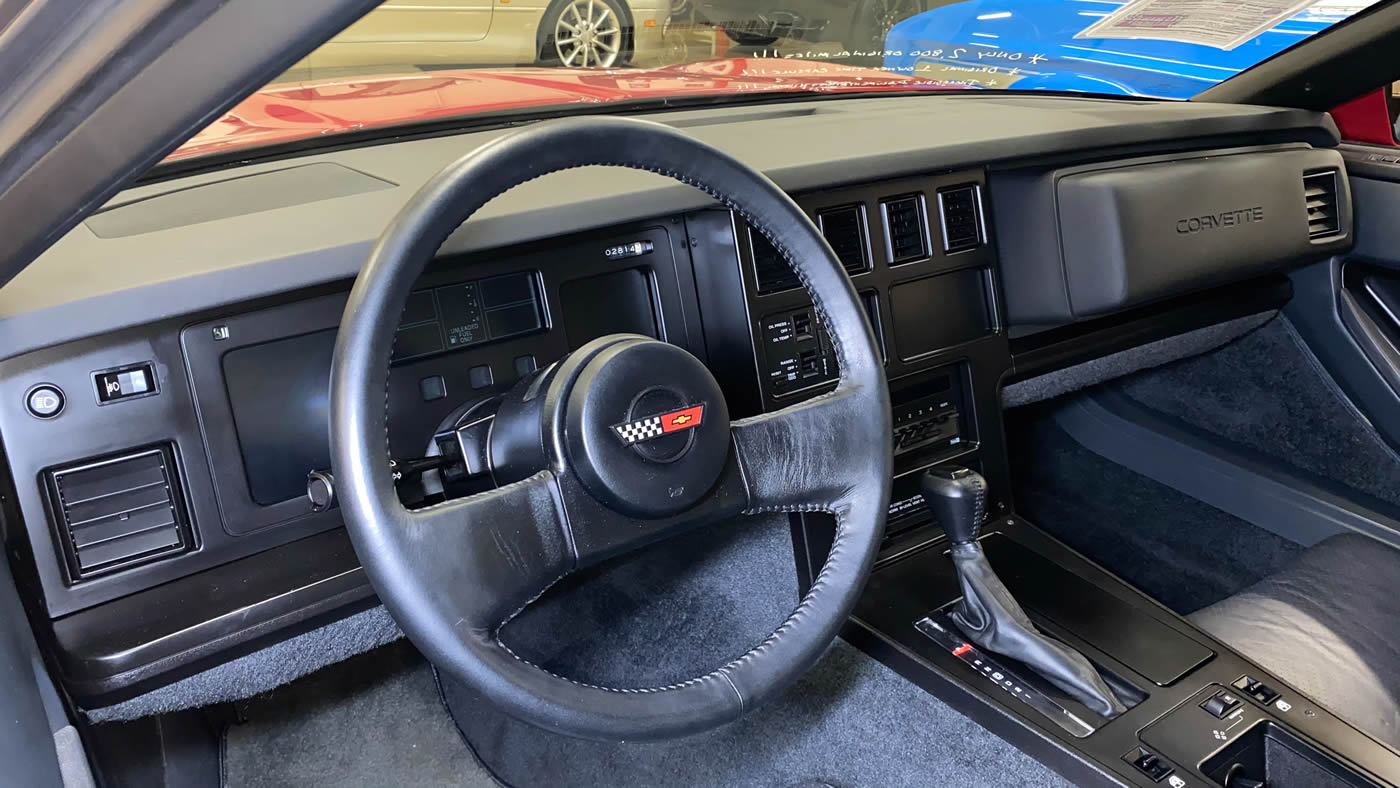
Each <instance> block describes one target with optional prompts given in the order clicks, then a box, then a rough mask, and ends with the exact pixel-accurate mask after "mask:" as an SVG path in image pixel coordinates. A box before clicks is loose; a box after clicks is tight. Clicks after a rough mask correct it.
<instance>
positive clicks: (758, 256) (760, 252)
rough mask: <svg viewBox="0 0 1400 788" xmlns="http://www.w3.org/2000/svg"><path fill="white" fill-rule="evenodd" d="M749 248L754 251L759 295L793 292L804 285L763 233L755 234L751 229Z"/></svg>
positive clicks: (754, 266)
mask: <svg viewBox="0 0 1400 788" xmlns="http://www.w3.org/2000/svg"><path fill="white" fill-rule="evenodd" d="M749 246H750V247H751V248H752V249H753V269H754V270H753V272H754V278H755V279H756V280H758V294H759V295H768V294H769V293H776V292H779V291H781V290H791V289H793V288H794V287H797V286H798V285H800V284H802V282H801V280H799V279H798V278H797V272H796V271H794V270H792V266H790V265H788V261H787V260H784V259H783V256H782V255H781V254H778V250H777V249H775V248H773V244H771V243H769V242H768V239H767V238H765V237H764V236H763V233H760V232H755V231H754V230H753V228H749Z"/></svg>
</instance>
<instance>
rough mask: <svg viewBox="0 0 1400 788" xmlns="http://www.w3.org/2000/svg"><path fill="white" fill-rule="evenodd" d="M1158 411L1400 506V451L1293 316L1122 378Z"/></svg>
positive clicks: (1127, 389) (1123, 385)
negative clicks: (1347, 394) (1362, 410)
mask: <svg viewBox="0 0 1400 788" xmlns="http://www.w3.org/2000/svg"><path fill="white" fill-rule="evenodd" d="M1113 385H1114V386H1116V387H1117V388H1118V390H1119V391H1122V392H1123V393H1125V394H1126V395H1127V396H1129V397H1131V398H1133V399H1134V400H1137V401H1138V402H1140V403H1142V404H1143V405H1146V406H1147V407H1149V408H1152V409H1153V410H1156V411H1158V412H1160V413H1164V414H1167V415H1169V416H1172V417H1175V418H1177V419H1179V420H1181V421H1184V422H1186V423H1187V424H1189V425H1193V426H1195V427H1197V428H1199V429H1202V430H1205V431H1206V432H1209V433H1213V434H1215V435H1217V436H1220V437H1222V438H1225V439H1226V440H1229V441H1233V442H1234V443H1237V444H1240V445H1243V446H1245V447H1247V448H1249V449H1252V450H1254V451H1257V452H1260V453H1263V454H1265V455H1267V456H1269V457H1272V458H1273V459H1275V460H1277V461H1279V462H1281V463H1285V464H1287V465H1291V466H1292V467H1294V468H1295V469H1297V470H1300V471H1303V472H1304V473H1307V474H1313V475H1316V476H1320V477H1322V478H1324V479H1328V480H1331V481H1332V482H1335V483H1337V484H1340V485H1342V486H1343V487H1349V488H1351V489H1353V490H1356V491H1359V492H1361V493H1362V494H1364V495H1366V496H1373V497H1374V498H1376V499H1379V500H1380V501H1383V502H1386V503H1388V504H1390V506H1389V507H1384V505H1383V508H1390V509H1391V510H1392V511H1394V510H1396V509H1397V507H1400V457H1397V455H1396V454H1395V452H1394V451H1393V450H1392V449H1391V448H1390V447H1388V446H1386V445H1385V443H1384V442H1383V441H1382V440H1381V439H1380V438H1379V437H1378V436H1377V435H1376V433H1375V432H1374V430H1372V429H1371V427H1370V425H1369V424H1367V423H1366V422H1365V421H1364V420H1363V419H1362V418H1361V417H1360V416H1359V415H1358V414H1357V413H1356V412H1355V410H1354V409H1353V408H1352V407H1351V405H1350V404H1349V403H1348V402H1347V401H1346V400H1345V399H1344V398H1343V397H1342V396H1341V394H1340V392H1339V391H1338V390H1337V388H1336V385H1335V383H1333V382H1332V380H1331V378H1329V377H1328V376H1327V375H1326V374H1325V373H1323V372H1322V370H1321V368H1320V367H1319V366H1318V363H1317V361H1316V359H1315V358H1313V356H1312V355H1311V353H1310V352H1308V351H1307V349H1306V348H1305V346H1304V345H1303V344H1302V341H1301V340H1300V339H1298V337H1297V335H1296V334H1295V333H1294V331H1293V329H1292V326H1290V325H1289V324H1288V322H1287V320H1286V319H1283V318H1279V319H1276V320H1273V321H1272V322H1270V323H1268V324H1267V325H1265V326H1264V327H1262V328H1260V329H1258V330H1256V331H1254V332H1253V333H1251V334H1249V335H1248V336H1246V337H1244V338H1243V339H1240V340H1238V341H1236V342H1234V343H1231V344H1229V345H1226V346H1225V347H1223V348H1221V349H1219V350H1217V351H1215V352H1213V353H1209V354H1207V355H1204V356H1198V357H1196V358H1192V359H1187V360H1185V361H1180V362H1177V363H1174V364H1169V365H1167V366H1165V367H1161V368H1159V369H1156V370H1152V371H1150V372H1144V373H1140V374H1137V375H1134V376H1132V377H1129V378H1125V379H1123V380H1122V381H1120V382H1118V383H1116V384H1113Z"/></svg>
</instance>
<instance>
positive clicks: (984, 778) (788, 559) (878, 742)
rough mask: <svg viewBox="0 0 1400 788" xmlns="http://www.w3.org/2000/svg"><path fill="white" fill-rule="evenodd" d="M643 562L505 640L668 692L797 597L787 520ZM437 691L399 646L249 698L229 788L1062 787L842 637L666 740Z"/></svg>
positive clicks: (560, 663) (754, 524)
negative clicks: (781, 691)
mask: <svg viewBox="0 0 1400 788" xmlns="http://www.w3.org/2000/svg"><path fill="white" fill-rule="evenodd" d="M629 558H630V560H622V561H618V562H615V563H613V564H610V565H606V566H603V567H600V568H598V569H596V570H594V571H591V572H589V573H586V575H584V576H579V577H577V578H573V579H571V580H570V581H568V582H566V583H563V584H561V585H560V586H559V587H557V588H556V589H554V590H552V591H551V593H550V594H548V595H546V597H545V598H544V599H542V600H540V602H538V603H537V604H535V605H534V606H532V607H531V609H530V610H529V611H527V612H526V613H525V614H524V615H522V616H520V617H519V618H518V619H517V620H516V621H515V622H513V623H512V624H511V626H510V627H508V628H507V631H506V633H505V639H506V641H507V642H508V643H510V644H511V645H512V647H514V648H515V649H517V651H518V652H523V653H524V654H526V655H528V656H529V657H530V658H531V659H534V660H537V661H539V662H541V663H542V664H545V665H547V666H549V667H550V668H552V669H555V670H559V671H563V672H565V673H566V674H567V675H572V676H574V677H577V678H585V679H589V680H593V681H607V682H609V683H613V684H618V685H626V684H636V683H642V682H647V683H650V682H658V681H668V680H671V679H674V678H678V677H684V676H690V675H692V674H695V673H698V672H703V671H705V670H708V669H710V668H712V667H714V666H716V665H718V664H720V663H721V662H723V661H724V660H726V659H727V658H729V657H732V656H734V655H735V654H737V653H740V652H742V651H744V650H747V649H748V648H749V646H751V645H753V643H755V642H757V641H758V640H760V639H762V638H763V637H764V636H766V635H767V634H768V633H769V632H770V631H771V630H772V629H773V628H774V627H776V626H777V625H778V624H779V623H781V622H782V620H783V619H784V618H786V616H787V614H788V613H789V612H790V611H791V609H792V608H793V606H795V605H796V602H797V584H796V576H795V571H794V569H793V566H794V562H793V556H792V540H791V536H790V533H789V529H788V525H787V519H786V516H781V515H780V516H767V517H761V518H745V519H743V520H740V521H738V522H736V523H734V524H731V525H728V526H725V527H718V528H707V529H701V530H698V531H696V532H694V533H692V534H689V535H687V536H686V537H683V538H681V539H676V540H672V541H669V542H666V543H664V544H662V545H659V546H657V547H655V548H652V549H651V550H649V551H645V552H643V553H641V554H638V555H635V556H631V557H629ZM440 691H441V695H440V694H439V688H438V687H437V686H436V685H435V683H434V677H433V674H432V672H431V669H430V668H429V667H428V666H427V664H426V663H425V662H423V660H422V657H421V656H419V655H418V653H417V652H416V651H415V650H414V649H413V648H412V647H411V646H410V645H408V644H407V643H399V644H395V645H392V646H387V647H383V648H380V649H377V650H375V651H373V652H370V653H368V654H363V655H360V656H357V657H354V658H352V659H350V660H347V661H345V662H343V663H341V664H339V665H335V666H332V667H330V668H327V669H325V670H322V671H319V672H317V673H314V674H312V675H310V676H307V677H305V678H302V679H300V680H298V681H295V682H293V683H291V684H289V685H286V686H283V687H279V688H277V689H274V690H272V691H271V692H268V693H266V694H263V695H260V696H258V697H255V698H253V699H251V700H248V701H243V702H240V703H239V704H238V710H239V712H240V714H241V715H242V717H244V718H246V722H243V723H241V724H238V725H234V726H231V727H230V728H229V729H228V730H227V731H226V733H225V738H224V750H223V769H224V775H225V785H227V786H229V788H265V787H267V788H270V787H272V786H332V785H333V786H390V785H395V786H396V785H413V786H438V785H442V786H447V785H453V786H467V787H468V788H478V786H480V787H481V788H486V787H487V786H495V785H497V784H498V783H496V782H495V781H494V780H493V778H492V774H494V775H495V776H496V777H498V778H500V780H502V781H503V782H504V783H505V784H507V785H509V786H512V787H513V788H534V786H549V787H550V788H555V787H556V786H561V787H562V786H570V785H587V786H598V785H608V786H647V787H648V788H651V786H668V785H677V786H680V785H683V786H687V787H690V786H726V788H728V787H729V786H781V787H782V788H795V786H798V785H804V784H806V785H817V784H829V785H833V786H836V787H837V788H854V786H896V785H898V786H920V785H929V786H933V785H950V784H958V785H969V784H970V785H979V786H982V785H985V786H1002V785H1005V786H1011V785H1018V786H1019V785H1037V786H1060V785H1066V783H1065V782H1064V781H1063V780H1062V779H1061V778H1059V777H1058V776H1057V775H1055V774H1053V773H1052V772H1049V771H1048V770H1046V769H1045V768H1044V767H1043V766H1041V765H1040V764H1038V763H1037V762H1035V761H1034V760H1032V759H1031V758H1029V757H1028V756H1026V755H1024V754H1023V753H1021V752H1020V751H1018V750H1016V749H1014V748H1012V747H1011V746H1010V745H1008V744H1006V743H1005V742H1004V741H1002V740H1001V739H999V738H997V737H996V736H994V735H992V734H991V733H990V732H988V731H987V730H986V729H984V728H982V727H980V726H978V725H977V724H976V723H974V722H972V721H971V720H968V719H967V718H966V717H963V716H962V715H961V714H959V713H957V712H955V711H953V710H952V709H951V708H949V707H948V706H947V705H945V704H943V703H942V702H941V701H939V700H937V699H935V698H934V697H932V696H931V695H928V694H927V693H925V692H923V691H922V690H920V689H919V688H917V687H915V686H914V685H913V684H910V683H909V682H907V681H905V680H904V679H902V678H901V677H899V676H898V675H897V674H895V673H894V672H893V671H891V670H889V669H887V668H885V667H884V666H882V665H880V664H879V663H878V662H875V661H874V660H872V659H870V658H869V657H867V656H865V655H864V654H862V653H860V652H859V651H857V650H856V649H854V648H853V647H851V646H849V645H847V644H846V643H844V642H838V643H837V645H836V646H835V647H834V648H833V649H832V651H831V652H829V653H828V654H827V656H826V657H825V658H824V659H823V660H822V661H821V662H820V663H819V664H818V665H817V666H816V667H815V668H814V669H813V670H812V671H811V672H810V673H808V674H807V676H806V677H804V678H803V679H802V680H801V681H800V682H799V683H798V684H796V685H795V686H794V687H793V688H792V689H791V690H789V691H788V692H787V693H786V694H785V695H784V696H783V697H782V698H780V699H778V700H777V701H774V702H773V703H771V704H769V705H768V706H766V707H763V708H760V709H758V710H757V711H755V712H754V713H752V714H750V715H749V716H747V717H745V718H744V719H743V720H741V721H739V722H738V723H736V724H734V725H730V726H727V727H725V728H722V729H719V730H715V731H710V732H708V733H705V734H701V735H698V736H694V737H691V738H688V739H682V740H678V741H673V742H667V743H659V744H656V743H654V744H599V743H596V742H585V741H579V740H577V739H569V738H564V737H559V736H554V735H550V734H546V733H544V732H542V731H539V730H538V729H535V728H532V727H530V726H527V725H524V724H522V723H519V722H515V721H514V720H511V719H509V718H506V717H504V716H503V715H501V714H499V713H498V712H496V711H495V710H494V709H493V708H492V707H490V706H489V705H487V704H485V703H482V702H479V701H478V700H477V699H475V698H474V697H472V695H471V693H470V691H469V690H466V689H465V688H463V687H461V686H458V685H456V684H454V683H453V682H451V681H450V680H447V679H445V678H444V680H443V681H442V682H441V690H440ZM444 700H446V701H447V703H448V704H449V705H450V709H451V711H452V712H453V716H449V715H448V711H447V710H446V709H445V708H444ZM454 717H455V721H456V723H457V725H456V726H454V724H453V720H454ZM466 742H470V744H471V748H470V749H469V748H468V746H467V744H466ZM473 750H474V751H473ZM478 757H479V758H480V760H478Z"/></svg>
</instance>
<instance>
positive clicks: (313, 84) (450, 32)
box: [171, 0, 1373, 159]
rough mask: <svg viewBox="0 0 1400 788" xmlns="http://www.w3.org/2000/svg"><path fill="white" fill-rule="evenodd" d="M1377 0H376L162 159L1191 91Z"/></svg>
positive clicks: (1180, 96) (1172, 94)
mask: <svg viewBox="0 0 1400 788" xmlns="http://www.w3.org/2000/svg"><path fill="white" fill-rule="evenodd" d="M1372 4H1373V3H1371V2H1350V1H1344V0H1315V1H1314V2H1306V1H1305V2H1296V1H1291V0H1278V1H1277V2H1269V1H1268V0H1131V1H1130V2H1125V1H1124V0H963V2H947V1H946V0H385V2H384V3H383V4H382V5H380V6H379V7H377V8H376V9H374V10H372V11H370V12H369V14H367V15H366V16H365V17H363V18H362V19H360V20H359V21H358V22H356V23H355V24H353V25H351V26H350V27H349V28H347V29H346V30H344V31H343V32H341V33H340V34H339V35H337V36H336V37H335V38H333V39H331V40H330V41H328V42H326V43H325V44H323V45H322V46H321V47H319V48H318V49H316V51H314V52H312V53H311V54H310V55H308V56H307V57H306V58H305V59H303V60H302V61H301V62H299V63H297V64H296V65H295V66H294V67H293V68H292V69H290V70H289V71H287V72H286V73H285V74H283V75H281V76H280V77H279V78H278V79H276V80H274V81H273V82H272V83H271V84H269V85H267V86H266V87H264V88H263V89H262V90H260V91H258V92H257V93H256V94H254V95H253V96H251V97H249V98H248V99H247V100H245V101H244V102H243V103H242V104H240V105H239V106H237V107H236V108H234V109H233V110H232V111H230V112H229V113H228V114H227V115H225V116H224V117H223V118H220V119H219V120H218V121H216V122H215V123H214V124H212V125H211V126H210V127H209V128H207V129H205V130H204V131H202V132H200V133H199V134H198V135H196V136H195V137H194V138H193V139H191V140H190V141H189V142H187V143H186V144H185V145H184V146H182V147H181V148H180V149H179V150H177V151H176V152H175V153H174V154H172V156H171V158H172V159H187V158H190V157H194V156H201V155H207V154H212V153H219V152H231V151H236V152H242V151H245V150H246V149H248V148H252V147H259V146H268V145H278V144H288V143H300V144H305V143H306V142H307V141H308V140H313V139H320V138H322V137H324V136H326V135H330V134H336V133H340V132H349V131H358V130H364V129H376V128H388V127H399V126H404V125H411V124H417V123H423V122H428V121H441V120H444V119H449V120H450V119H457V118H472V117H478V116H484V115H486V114H488V113H497V114H499V113H508V112H522V111H556V112H557V111H569V110H570V109H571V108H574V107H583V106H587V105H618V106H617V109H618V110H619V111H620V110H622V109H625V108H627V105H629V104H630V105H643V106H647V105H650V104H655V103H663V104H668V105H684V104H687V103H690V102H694V101H701V100H703V101H722V100H751V99H754V98H757V97H761V96H763V95H772V94H775V93H776V94H796V95H800V94H811V93H840V94H861V93H889V92H902V91H923V90H948V89H964V90H967V89H976V90H996V89H1015V90H1041V91H1062V92H1078V93H1094V94H1108V95H1115V96H1129V97H1143V98H1154V99H1185V98H1190V97H1191V96H1194V95H1196V94H1197V93H1199V92H1201V91H1202V90H1205V89H1206V88H1208V87H1210V86H1211V85H1214V84H1216V83H1217V82H1220V81H1222V80H1225V79H1229V78H1230V77H1232V76H1234V75H1235V74H1238V73H1239V72H1241V71H1243V70H1245V69H1247V68H1249V67H1250V66H1253V65H1254V64H1256V63H1259V62H1261V61H1263V60H1265V59H1267V58H1269V57H1271V56H1273V55H1275V54H1277V53H1279V52H1281V51H1283V50H1284V49H1287V48H1288V47H1290V46H1294V45H1296V44H1298V43H1299V42H1301V41H1303V40H1305V39H1307V38H1308V37H1310V36H1313V35H1316V34H1317V33H1319V32H1321V31H1323V30H1325V29H1326V28H1328V27H1330V26H1331V25H1334V24H1336V23H1337V22H1340V21H1342V20H1343V19H1346V18H1347V17H1349V16H1351V15H1353V14H1356V13H1358V12H1360V11H1362V10H1364V9H1365V8H1366V7H1368V6H1370V5H1372Z"/></svg>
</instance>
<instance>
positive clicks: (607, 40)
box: [554, 0, 622, 68]
mask: <svg viewBox="0 0 1400 788" xmlns="http://www.w3.org/2000/svg"><path fill="white" fill-rule="evenodd" d="M554 51H555V54H557V55H558V57H559V61H560V62H561V63H563V64H564V65H566V66H580V67H584V66H599V67H603V68H606V67H608V66H611V65H613V64H614V63H616V62H617V61H618V57H619V56H620V55H621V54H622V24H621V22H619V21H618V18H617V14H615V13H614V12H613V9H612V8H611V7H610V6H609V5H608V4H607V3H605V2H603V0H573V2H571V3H569V4H568V5H567V6H565V7H564V10H563V11H561V12H560V14H559V21H558V22H555V23H554Z"/></svg>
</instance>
